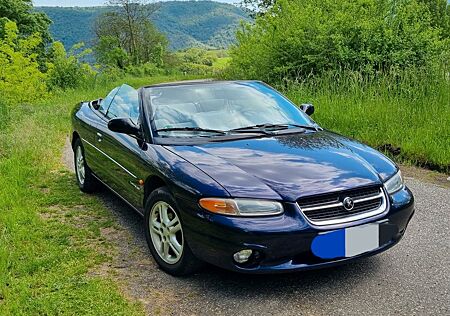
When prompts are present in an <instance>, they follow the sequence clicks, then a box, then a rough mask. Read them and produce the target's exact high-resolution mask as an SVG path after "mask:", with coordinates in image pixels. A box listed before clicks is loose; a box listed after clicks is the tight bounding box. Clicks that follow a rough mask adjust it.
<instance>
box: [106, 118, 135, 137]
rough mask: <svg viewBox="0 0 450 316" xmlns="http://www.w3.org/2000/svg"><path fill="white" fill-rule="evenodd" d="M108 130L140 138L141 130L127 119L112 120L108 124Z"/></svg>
mask: <svg viewBox="0 0 450 316" xmlns="http://www.w3.org/2000/svg"><path fill="white" fill-rule="evenodd" d="M108 128H109V129H110V130H111V131H113V132H116V133H122V134H128V135H134V136H137V137H141V130H140V129H139V127H137V126H136V124H134V123H133V121H132V120H131V119H129V118H123V117H118V118H113V119H111V120H110V121H109V122H108Z"/></svg>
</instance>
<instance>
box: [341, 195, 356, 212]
mask: <svg viewBox="0 0 450 316" xmlns="http://www.w3.org/2000/svg"><path fill="white" fill-rule="evenodd" d="M342 205H344V208H345V209H346V210H347V211H351V210H352V209H353V206H355V202H354V201H353V199H352V198H351V197H346V198H345V199H344V200H343V201H342Z"/></svg>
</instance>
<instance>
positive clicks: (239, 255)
mask: <svg viewBox="0 0 450 316" xmlns="http://www.w3.org/2000/svg"><path fill="white" fill-rule="evenodd" d="M252 253H253V251H252V250H251V249H244V250H241V251H238V252H236V253H235V254H234V255H233V259H234V261H236V262H237V263H245V262H247V261H248V259H249V258H250V256H251V255H252Z"/></svg>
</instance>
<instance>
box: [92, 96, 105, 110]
mask: <svg viewBox="0 0 450 316" xmlns="http://www.w3.org/2000/svg"><path fill="white" fill-rule="evenodd" d="M102 101H103V99H102V98H100V99H97V100H92V101H91V106H92V107H93V108H94V109H96V110H98V109H99V108H100V103H101V102H102Z"/></svg>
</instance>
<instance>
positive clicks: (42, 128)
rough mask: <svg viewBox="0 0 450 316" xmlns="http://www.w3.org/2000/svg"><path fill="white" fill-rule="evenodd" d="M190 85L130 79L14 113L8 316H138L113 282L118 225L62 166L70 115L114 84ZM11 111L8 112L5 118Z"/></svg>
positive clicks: (8, 186) (6, 210)
mask: <svg viewBox="0 0 450 316" xmlns="http://www.w3.org/2000/svg"><path fill="white" fill-rule="evenodd" d="M174 79H182V78H167V77H159V78H150V79H148V78H139V79H136V78H125V79H123V80H121V81H120V82H116V83H111V84H108V85H105V86H103V87H100V88H96V89H94V88H92V89H85V90H78V91H68V92H64V93H60V94H58V95H56V96H54V97H52V98H51V99H49V100H46V101H42V102H40V103H38V104H33V105H20V106H19V105H17V106H14V107H10V109H9V111H8V116H9V120H8V122H9V123H6V117H5V116H4V115H2V117H0V120H1V121H3V122H4V124H3V125H2V126H1V129H0V175H1V176H0V188H1V189H0V315H21V314H26V315H38V314H39V315H41V314H42V315H48V314H50V315H54V314H70V315H79V314H82V315H121V314H123V315H124V314H126V315H136V314H142V313H143V310H142V307H141V306H140V305H139V304H137V303H135V302H130V301H128V300H127V299H126V298H125V297H124V296H123V295H122V293H121V292H120V290H119V287H118V285H117V284H116V283H114V282H113V281H112V280H110V277H109V276H108V275H104V276H102V277H100V276H95V273H93V271H95V270H96V267H99V265H101V264H102V263H104V262H108V261H111V258H112V256H114V247H112V245H111V244H110V243H109V242H108V240H106V239H105V238H104V237H103V236H102V234H101V233H100V231H101V229H102V228H106V227H110V226H114V225H115V224H114V220H113V218H112V216H111V215H110V214H109V213H108V211H107V210H105V208H104V207H103V206H102V205H101V203H100V202H99V201H98V200H97V199H96V198H95V197H92V196H91V197H90V196H88V195H85V194H82V193H81V192H80V191H79V190H78V189H77V187H76V183H75V181H74V177H73V175H72V174H70V173H69V172H67V171H65V170H64V168H63V166H62V162H61V153H62V148H63V145H64V142H65V139H66V137H67V136H68V133H69V124H70V120H69V117H70V111H71V109H72V108H73V106H74V105H75V104H76V103H77V102H79V101H80V100H88V99H93V98H96V97H99V96H102V95H105V94H106V93H107V92H108V91H109V90H110V89H111V88H112V87H113V86H114V85H117V84H119V83H121V82H127V83H129V84H131V85H134V86H140V85H143V84H149V83H152V82H161V81H169V80H174ZM1 113H3V112H0V115H1Z"/></svg>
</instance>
